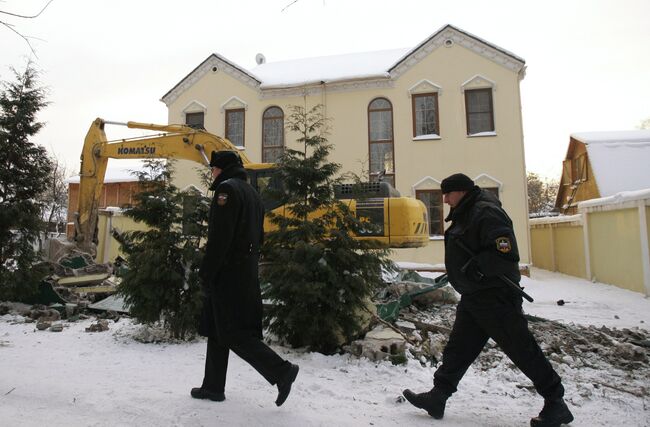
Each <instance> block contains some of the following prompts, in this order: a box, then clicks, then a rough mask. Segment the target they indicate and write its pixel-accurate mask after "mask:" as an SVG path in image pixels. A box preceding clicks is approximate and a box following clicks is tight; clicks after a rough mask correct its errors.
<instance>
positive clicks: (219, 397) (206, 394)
mask: <svg viewBox="0 0 650 427" xmlns="http://www.w3.org/2000/svg"><path fill="white" fill-rule="evenodd" d="M190 395H191V396H192V397H193V398H195V399H210V400H214V401H215V402H223V401H224V400H226V395H225V394H223V393H219V392H216V391H210V390H207V389H204V388H202V387H194V388H193V389H192V391H190Z"/></svg>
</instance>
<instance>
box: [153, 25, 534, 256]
mask: <svg viewBox="0 0 650 427" xmlns="http://www.w3.org/2000/svg"><path fill="white" fill-rule="evenodd" d="M257 63H258V65H257V67H255V68H253V69H251V70H247V69H245V68H243V67H241V66H238V65H237V64H234V63H233V62H231V61H229V60H228V59H226V58H224V57H222V56H220V55H218V54H212V55H210V56H208V58H206V59H205V61H203V62H202V63H201V64H199V65H198V66H197V67H196V68H195V69H194V70H192V71H191V72H190V73H189V74H188V75H187V76H186V77H184V78H183V79H182V80H181V81H180V82H179V83H178V84H177V85H176V86H174V87H173V88H172V89H171V90H169V91H168V92H167V93H166V94H165V95H164V96H163V97H162V101H163V102H164V103H165V104H166V105H167V107H168V120H169V123H188V124H191V125H195V126H202V127H204V128H205V129H206V130H208V131H209V132H212V133H215V134H217V135H221V136H225V137H226V138H228V139H230V140H231V141H232V142H233V143H234V144H235V145H236V146H238V147H239V149H240V150H243V151H245V152H246V154H247V155H248V157H249V158H250V159H251V160H252V161H255V162H272V161H274V160H275V159H276V158H277V156H278V154H279V153H281V152H282V150H283V149H284V148H285V147H294V148H299V146H298V145H297V143H296V142H295V139H296V135H294V134H292V133H291V132H290V131H288V130H286V129H285V120H286V118H287V116H288V115H290V114H291V107H292V106H295V105H297V106H302V107H306V108H307V109H309V108H311V107H313V106H315V105H318V104H322V105H323V107H324V108H323V111H324V112H325V114H326V116H327V117H328V118H330V119H331V128H330V132H329V135H328V140H329V142H330V143H332V144H333V145H334V147H335V149H334V151H333V154H332V156H331V158H330V160H331V161H334V162H337V163H340V164H341V165H342V166H343V168H342V171H344V172H345V171H351V172H355V173H357V174H359V175H362V176H364V175H365V176H366V177H367V178H368V179H370V180H375V179H379V177H380V176H381V177H382V179H384V180H387V181H390V182H391V183H393V185H394V186H395V187H396V188H397V190H398V191H399V192H400V193H401V194H402V195H403V196H411V197H417V198H419V199H420V200H422V201H423V202H424V203H425V205H427V206H428V208H429V221H430V230H431V231H430V232H431V239H430V243H429V245H428V246H427V247H426V248H418V249H400V250H396V251H395V252H394V256H393V258H394V259H395V260H409V261H415V262H423V263H434V264H436V263H441V262H442V261H443V259H444V247H443V242H442V235H443V233H444V218H445V216H446V215H447V213H448V212H447V208H446V207H444V206H443V203H442V194H441V191H440V182H441V181H442V179H443V178H445V177H446V176H448V175H450V174H452V173H456V172H463V173H465V174H467V175H468V176H470V177H472V178H474V179H475V181H476V182H477V184H478V185H480V186H482V187H487V188H491V189H492V191H494V192H495V193H496V194H497V195H498V197H499V199H500V200H501V201H502V203H503V205H504V207H505V209H506V210H507V211H508V213H509V214H510V215H511V217H512V219H513V222H514V224H515V232H516V234H517V238H518V242H519V248H520V252H521V261H522V262H523V263H528V262H529V234H528V212H527V194H526V177H525V163H524V145H523V129H522V118H521V96H520V86H519V85H520V81H521V79H523V77H524V74H525V62H524V60H523V59H521V58H519V57H518V56H516V55H514V54H512V53H510V52H508V51H506V50H504V49H502V48H499V47H497V46H495V45H493V44H490V43H488V42H486V41H484V40H482V39H480V38H478V37H476V36H473V35H471V34H469V33H467V32H465V31H462V30H460V29H458V28H455V27H453V26H451V25H447V26H445V27H443V28H441V29H440V30H438V31H436V32H435V33H434V34H432V35H431V36H430V37H428V38H427V39H426V40H424V41H423V42H422V43H420V44H418V45H417V46H415V47H414V48H412V49H396V50H389V51H379V52H368V53H360V54H347V55H338V56H330V57H321V58H305V59H299V60H293V61H281V62H266V60H265V58H264V57H263V56H262V55H258V58H257ZM177 170H178V171H179V172H180V173H178V174H177V177H176V180H177V181H178V182H177V183H176V185H177V186H179V187H180V188H183V187H186V186H188V185H197V183H198V182H200V180H199V178H198V175H197V171H196V165H195V164H192V163H189V162H178V164H177Z"/></svg>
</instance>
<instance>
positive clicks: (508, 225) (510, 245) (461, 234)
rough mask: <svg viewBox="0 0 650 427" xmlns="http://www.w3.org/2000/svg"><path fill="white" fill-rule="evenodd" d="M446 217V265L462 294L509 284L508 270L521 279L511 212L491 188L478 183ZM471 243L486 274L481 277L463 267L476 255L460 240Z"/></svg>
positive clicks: (470, 247)
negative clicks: (483, 187) (507, 211)
mask: <svg viewBox="0 0 650 427" xmlns="http://www.w3.org/2000/svg"><path fill="white" fill-rule="evenodd" d="M445 221H451V225H450V226H449V228H448V229H447V230H446V231H445V267H446V269H447V275H448V276H449V282H450V283H451V285H452V286H453V287H454V289H456V291H458V293H460V294H461V295H465V294H472V293H474V292H477V291H480V290H484V289H488V288H499V287H505V286H507V285H506V284H505V283H504V282H503V281H502V280H501V279H499V277H498V276H499V275H501V274H505V275H506V276H508V277H509V278H510V279H511V280H513V281H514V282H517V283H518V282H519V280H520V279H521V275H520V273H519V251H518V248H517V239H516V238H515V233H514V230H513V226H512V221H511V220H510V217H509V216H508V214H507V213H506V212H505V211H504V210H503V208H502V207H501V202H499V200H498V199H497V198H496V196H494V195H493V194H492V193H490V192H489V191H488V190H484V189H481V188H479V187H478V186H474V188H473V189H472V190H470V191H469V192H468V193H466V194H465V196H463V198H462V199H461V200H460V203H459V204H458V206H456V207H455V208H452V209H451V211H450V212H449V215H448V216H447V218H446V219H445ZM459 241H460V242H461V243H462V244H464V245H465V246H466V247H468V248H469V249H470V250H471V251H472V252H473V253H474V254H475V256H474V257H473V260H472V262H474V263H475V266H477V267H478V270H479V271H480V272H481V273H482V274H483V277H482V278H481V279H478V278H477V277H476V276H474V277H473V276H472V275H471V274H467V270H466V271H463V267H465V266H466V265H467V263H468V261H470V258H472V257H471V256H470V255H469V254H468V253H467V252H466V251H465V250H464V249H463V248H462V246H461V245H460V244H459V243H458V242H459Z"/></svg>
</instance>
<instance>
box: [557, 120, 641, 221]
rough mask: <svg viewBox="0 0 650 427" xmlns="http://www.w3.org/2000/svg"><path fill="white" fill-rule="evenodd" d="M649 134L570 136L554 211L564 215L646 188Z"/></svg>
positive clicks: (589, 133)
mask: <svg viewBox="0 0 650 427" xmlns="http://www.w3.org/2000/svg"><path fill="white" fill-rule="evenodd" d="M648 165H650V130H647V129H645V130H625V131H605V132H580V133H574V134H571V136H570V139H569V148H568V149H567V154H566V158H565V160H564V162H563V168H562V176H561V178H560V186H559V188H558V193H557V199H556V201H555V208H556V210H558V211H559V212H562V213H563V214H566V215H572V214H575V213H577V212H578V203H580V202H582V201H585V200H592V199H598V198H601V197H610V196H613V195H614V194H617V193H620V192H622V191H636V190H643V189H646V188H650V172H648V171H649V170H650V167H649V166H648Z"/></svg>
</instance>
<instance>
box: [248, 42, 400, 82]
mask: <svg viewBox="0 0 650 427" xmlns="http://www.w3.org/2000/svg"><path fill="white" fill-rule="evenodd" d="M408 51H409V49H408V48H403V49H392V50H381V51H376V52H362V53H349V54H345V55H333V56H321V57H316V58H302V59H295V60H291V61H279V62H268V63H264V64H260V65H258V66H257V67H255V68H253V69H252V70H251V72H252V73H253V74H254V75H255V76H256V77H258V78H259V80H261V81H262V84H261V85H260V88H262V89H267V88H273V87H291V86H301V85H306V84H318V83H320V82H325V83H332V82H337V81H349V80H355V79H369V78H388V77H390V75H389V73H388V70H389V69H390V68H391V67H392V66H393V65H394V64H395V63H397V62H398V61H399V60H400V59H401V58H402V57H403V56H404V55H405V54H406V53H407V52H408Z"/></svg>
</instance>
